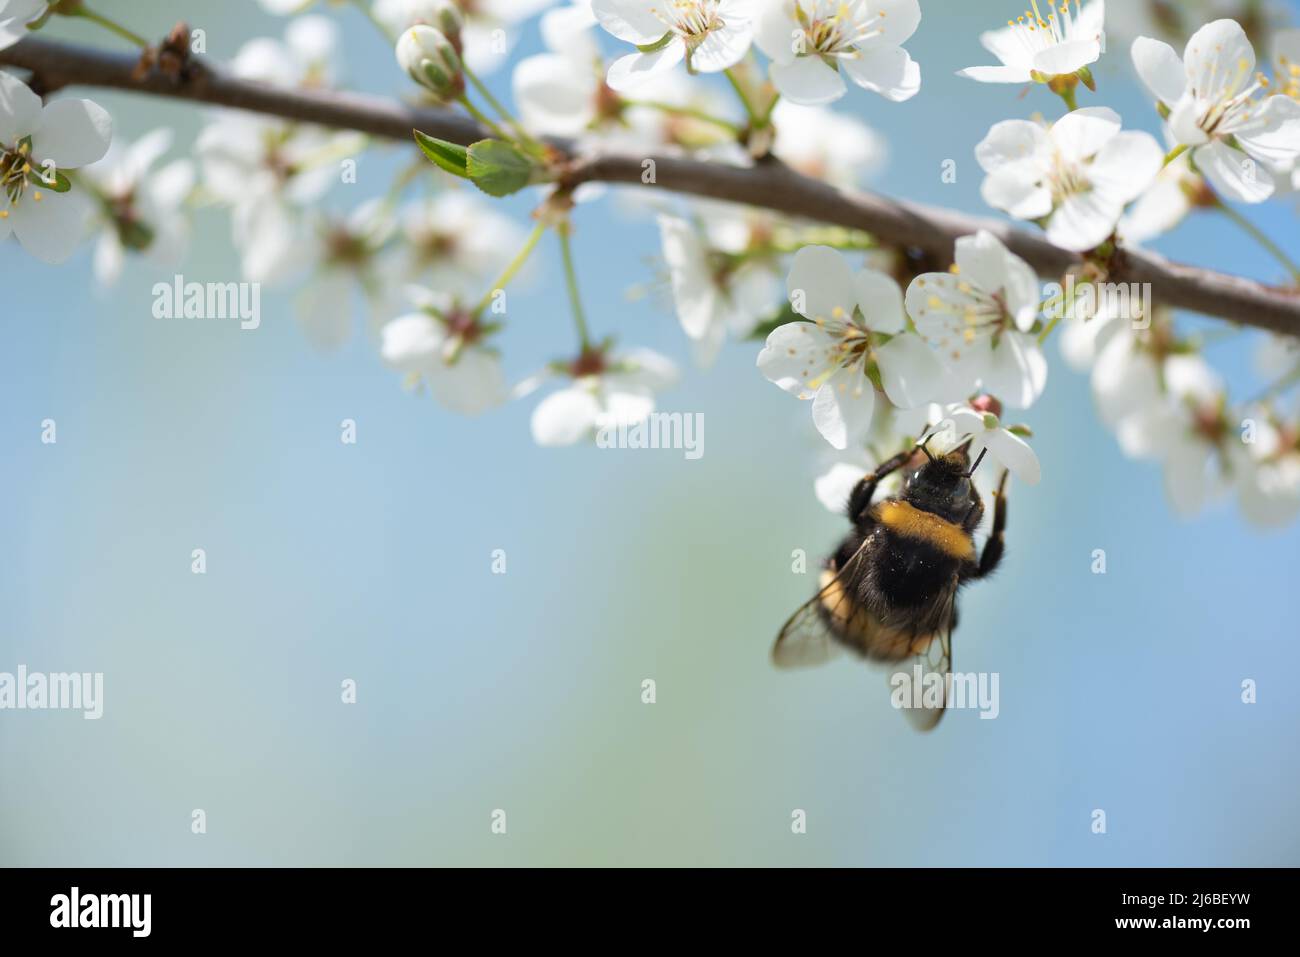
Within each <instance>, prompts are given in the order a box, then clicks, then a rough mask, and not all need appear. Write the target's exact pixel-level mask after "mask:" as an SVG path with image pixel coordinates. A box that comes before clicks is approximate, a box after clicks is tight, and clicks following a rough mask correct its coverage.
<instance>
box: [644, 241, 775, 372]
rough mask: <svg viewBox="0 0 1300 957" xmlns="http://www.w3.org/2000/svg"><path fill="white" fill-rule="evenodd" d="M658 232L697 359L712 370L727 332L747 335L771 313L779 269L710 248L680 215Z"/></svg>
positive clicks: (677, 302) (678, 310) (679, 315)
mask: <svg viewBox="0 0 1300 957" xmlns="http://www.w3.org/2000/svg"><path fill="white" fill-rule="evenodd" d="M708 219H709V220H713V219H715V217H713V216H710V217H708ZM659 233H660V238H661V242H662V244H663V254H664V261H665V262H666V263H667V265H668V273H669V279H670V281H671V283H672V291H673V301H674V303H675V305H676V308H677V317H678V319H679V321H680V322H681V324H682V330H683V331H684V332H685V333H686V335H687V336H689V337H690V339H691V340H692V343H693V345H694V347H695V356H696V361H697V362H698V363H699V364H700V365H702V366H709V365H711V364H712V363H713V361H714V359H715V358H717V354H718V350H719V349H721V348H722V344H723V342H724V341H725V340H726V337H727V333H728V332H729V333H730V334H731V335H733V336H736V337H738V338H739V337H743V336H745V335H747V334H748V333H749V332H750V331H751V330H752V329H753V328H754V326H755V325H756V324H757V323H758V320H759V319H760V318H761V317H762V316H763V315H764V314H766V313H768V312H770V311H771V309H772V302H773V300H774V299H775V290H776V283H777V277H776V273H775V270H774V269H773V268H772V266H771V265H770V264H769V263H767V262H764V261H761V260H759V261H749V262H746V261H745V260H744V258H743V254H742V253H741V252H740V251H739V250H736V251H727V250H725V249H720V248H717V247H716V246H713V245H711V244H710V241H709V239H708V237H707V236H705V235H704V234H703V232H702V231H701V230H700V229H699V228H697V227H696V226H695V225H693V224H692V223H690V222H688V221H687V220H685V219H681V218H679V217H676V216H660V217H659Z"/></svg>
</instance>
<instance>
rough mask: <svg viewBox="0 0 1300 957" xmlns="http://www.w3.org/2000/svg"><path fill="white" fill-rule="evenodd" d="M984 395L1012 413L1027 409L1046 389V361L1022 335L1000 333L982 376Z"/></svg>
mask: <svg viewBox="0 0 1300 957" xmlns="http://www.w3.org/2000/svg"><path fill="white" fill-rule="evenodd" d="M982 381H983V386H984V389H985V391H987V392H990V393H992V394H993V395H995V396H997V397H998V398H999V399H1001V400H1002V402H1003V403H1004V404H1005V405H1006V406H1007V407H1008V408H1012V409H1027V408H1029V407H1030V406H1031V405H1033V404H1034V403H1035V402H1037V401H1038V397H1039V396H1041V395H1042V394H1043V389H1044V388H1046V387H1047V357H1046V356H1044V355H1043V350H1042V348H1041V347H1040V346H1039V345H1038V341H1037V340H1036V339H1035V338H1034V337H1033V336H1030V335H1026V334H1025V333H1023V332H1004V333H1003V334H1002V338H1001V340H1000V341H999V342H998V344H997V346H996V348H994V349H993V350H992V352H991V353H990V354H989V357H988V362H987V363H986V364H985V366H984V372H983V376H982Z"/></svg>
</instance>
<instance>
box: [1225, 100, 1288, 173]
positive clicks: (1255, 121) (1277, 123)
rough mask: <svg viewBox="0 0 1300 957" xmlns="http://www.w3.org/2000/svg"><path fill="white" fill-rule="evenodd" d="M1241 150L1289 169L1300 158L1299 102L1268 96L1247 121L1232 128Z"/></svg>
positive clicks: (1266, 161)
mask: <svg viewBox="0 0 1300 957" xmlns="http://www.w3.org/2000/svg"><path fill="white" fill-rule="evenodd" d="M1232 133H1233V135H1234V136H1236V137H1237V142H1239V143H1240V144H1241V147H1242V149H1244V150H1245V151H1246V152H1247V153H1249V154H1250V155H1251V156H1253V157H1254V158H1255V159H1257V160H1260V161H1261V162H1264V163H1268V164H1269V165H1270V166H1273V167H1275V168H1278V169H1289V168H1290V167H1291V165H1292V164H1293V163H1295V161H1296V157H1297V156H1300V100H1293V99H1291V97H1289V96H1270V97H1269V98H1268V99H1267V100H1265V101H1264V105H1263V106H1262V107H1260V108H1259V109H1255V110H1252V111H1251V114H1250V119H1249V120H1247V121H1246V122H1245V123H1239V124H1237V125H1236V126H1234V127H1233V129H1232Z"/></svg>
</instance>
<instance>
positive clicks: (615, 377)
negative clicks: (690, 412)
mask: <svg viewBox="0 0 1300 957" xmlns="http://www.w3.org/2000/svg"><path fill="white" fill-rule="evenodd" d="M549 375H551V376H553V375H562V376H563V377H565V378H567V379H568V380H569V383H568V385H566V386H565V387H563V388H561V389H558V390H557V391H555V392H552V393H551V394H550V395H548V396H547V397H546V398H544V399H543V400H542V401H541V402H539V403H538V404H537V407H536V408H535V409H533V415H532V423H531V428H532V434H533V441H535V442H536V443H537V444H538V445H542V446H555V445H574V444H576V443H578V442H582V441H589V440H591V439H593V438H594V437H595V435H596V433H597V432H598V431H600V430H601V429H606V428H618V427H621V426H627V427H631V426H634V425H636V424H637V423H638V422H644V421H645V420H646V419H647V418H649V416H650V413H651V412H653V411H654V408H655V393H656V392H660V391H662V390H664V389H666V388H668V387H669V386H671V385H672V384H673V383H674V382H676V381H677V369H676V367H675V366H674V365H673V363H672V362H671V361H669V360H668V359H666V358H664V357H663V356H661V355H660V354H659V353H657V352H653V351H652V350H650V349H632V350H630V351H628V352H626V353H614V354H610V353H607V352H605V351H603V350H598V349H591V350H587V351H585V352H584V353H583V354H582V355H580V356H578V358H577V359H575V360H574V361H573V362H571V363H568V364H565V365H564V366H563V367H562V368H556V369H553V370H551V372H550V373H549ZM546 377H548V376H539V377H536V378H535V379H533V380H531V381H530V382H527V383H525V384H524V385H522V386H521V387H520V388H519V389H518V390H517V391H518V392H519V393H527V392H530V391H532V389H534V388H536V386H537V385H538V384H540V382H541V381H543V379H544V378H546Z"/></svg>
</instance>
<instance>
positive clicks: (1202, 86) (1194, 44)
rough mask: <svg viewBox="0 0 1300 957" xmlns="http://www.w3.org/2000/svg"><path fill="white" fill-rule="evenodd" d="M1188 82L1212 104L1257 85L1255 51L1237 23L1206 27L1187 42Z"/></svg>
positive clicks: (1185, 60) (1208, 24)
mask: <svg viewBox="0 0 1300 957" xmlns="http://www.w3.org/2000/svg"><path fill="white" fill-rule="evenodd" d="M1183 63H1184V65H1185V67H1186V75H1187V79H1188V81H1189V82H1190V83H1192V84H1195V87H1196V92H1197V94H1198V95H1199V96H1200V97H1201V98H1202V99H1206V100H1209V101H1211V102H1218V101H1220V100H1224V99H1228V98H1230V97H1232V96H1235V95H1236V94H1238V93H1240V92H1241V91H1242V90H1244V89H1245V88H1246V87H1247V86H1249V85H1250V84H1252V83H1254V82H1255V48H1254V47H1253V46H1251V43H1250V38H1249V37H1247V36H1246V31H1245V30H1243V29H1242V28H1241V24H1239V23H1237V21H1235V20H1215V21H1214V22H1213V23H1207V24H1206V25H1205V26H1203V27H1201V28H1200V29H1199V30H1197V31H1196V32H1195V33H1193V34H1192V38H1191V39H1190V40H1188V41H1187V49H1186V50H1185V51H1184V53H1183Z"/></svg>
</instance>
